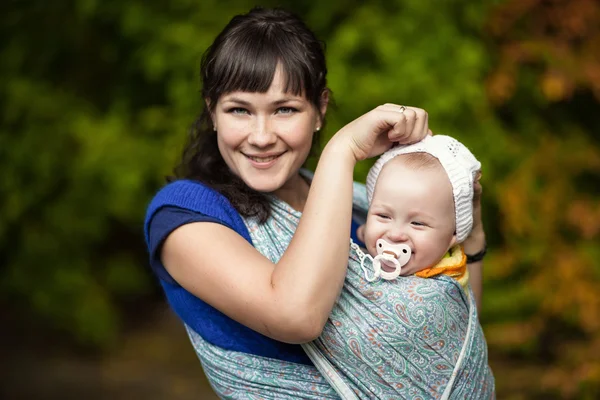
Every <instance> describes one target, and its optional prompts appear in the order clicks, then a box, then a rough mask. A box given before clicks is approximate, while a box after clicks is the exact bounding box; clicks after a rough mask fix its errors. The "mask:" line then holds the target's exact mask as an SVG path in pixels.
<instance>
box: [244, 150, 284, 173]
mask: <svg viewBox="0 0 600 400" xmlns="http://www.w3.org/2000/svg"><path fill="white" fill-rule="evenodd" d="M283 154H284V153H280V154H265V155H250V154H244V156H246V158H247V159H248V161H250V164H252V165H253V166H254V167H256V168H260V169H264V168H269V167H271V166H272V165H273V164H275V163H276V162H277V160H278V159H279V157H281V156H282V155H283Z"/></svg>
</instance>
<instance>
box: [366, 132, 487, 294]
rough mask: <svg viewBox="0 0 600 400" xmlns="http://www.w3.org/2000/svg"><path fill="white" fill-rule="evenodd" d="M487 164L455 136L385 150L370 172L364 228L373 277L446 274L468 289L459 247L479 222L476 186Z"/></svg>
mask: <svg viewBox="0 0 600 400" xmlns="http://www.w3.org/2000/svg"><path fill="white" fill-rule="evenodd" d="M480 168H481V164H480V163H479V161H477V159H476V158H475V157H474V156H473V154H472V153H471V152H470V151H469V150H468V149H467V148H466V147H465V146H464V145H463V144H461V143H460V142H458V141H457V140H456V139H453V138H451V137H449V136H444V135H435V136H428V137H426V138H425V139H424V140H422V141H421V142H418V143H415V144H412V145H406V146H396V147H393V148H391V149H390V150H388V151H387V152H385V153H384V154H383V155H381V157H380V158H379V159H378V160H377V162H376V163H375V164H374V165H373V167H372V168H371V170H370V171H369V174H368V176H367V183H366V186H367V197H368V200H369V211H368V214H367V220H366V224H365V226H364V230H363V232H362V233H361V236H362V239H363V241H364V243H365V245H366V249H367V252H368V253H369V254H370V255H371V256H372V257H374V259H373V269H374V272H373V273H372V275H373V276H372V278H368V277H367V279H369V280H374V279H376V278H378V277H380V278H382V279H387V280H391V279H395V278H397V277H398V276H399V275H411V274H416V275H417V276H421V277H431V276H435V275H439V274H446V275H449V276H452V277H454V278H456V279H457V280H458V281H459V283H460V284H461V285H462V286H463V287H466V285H467V283H468V273H467V269H466V256H465V254H464V252H463V250H462V247H461V246H460V243H461V242H463V241H464V240H465V239H466V238H467V236H468V235H469V233H470V232H471V229H472V227H473V184H474V180H475V177H476V175H477V174H478V173H479V170H480Z"/></svg>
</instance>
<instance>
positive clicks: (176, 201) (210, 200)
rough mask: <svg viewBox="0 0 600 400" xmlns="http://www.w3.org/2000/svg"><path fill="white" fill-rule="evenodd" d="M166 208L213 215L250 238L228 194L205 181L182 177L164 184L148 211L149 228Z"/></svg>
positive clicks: (208, 215) (147, 222)
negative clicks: (227, 196)
mask: <svg viewBox="0 0 600 400" xmlns="http://www.w3.org/2000/svg"><path fill="white" fill-rule="evenodd" d="M165 207H176V208H180V209H184V210H188V211H192V212H194V213H199V214H202V215H204V216H207V217H210V218H213V219H215V220H218V221H220V222H222V223H223V224H224V225H226V226H229V227H230V228H232V229H233V230H235V231H237V232H239V233H242V235H243V236H244V237H246V235H244V234H243V233H245V232H246V227H245V224H244V222H243V220H242V217H241V216H240V214H239V213H238V212H237V210H236V209H235V208H234V207H233V206H232V205H231V203H230V202H229V200H227V198H226V197H225V196H223V195H222V194H221V193H219V192H217V191H216V190H215V189H213V188H211V187H210V186H208V185H207V184H205V183H202V182H199V181H195V180H190V179H180V180H176V181H173V182H169V183H168V184H166V185H165V186H164V187H162V188H161V189H160V190H159V191H158V192H157V193H156V195H155V196H154V197H153V198H152V200H151V201H150V204H149V205H148V208H147V210H146V218H145V227H146V229H147V228H148V226H149V225H150V222H151V221H152V218H153V217H154V216H155V215H156V213H157V212H158V211H159V210H161V209H163V208H165ZM246 239H248V238H246Z"/></svg>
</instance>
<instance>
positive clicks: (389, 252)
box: [373, 239, 412, 281]
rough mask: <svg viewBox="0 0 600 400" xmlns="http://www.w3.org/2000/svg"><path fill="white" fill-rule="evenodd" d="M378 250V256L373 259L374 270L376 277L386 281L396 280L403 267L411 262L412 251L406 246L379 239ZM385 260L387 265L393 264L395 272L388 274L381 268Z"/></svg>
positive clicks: (376, 245)
mask: <svg viewBox="0 0 600 400" xmlns="http://www.w3.org/2000/svg"><path fill="white" fill-rule="evenodd" d="M375 247H376V248H377V256H375V257H374V258H373V268H374V269H375V276H380V277H381V278H382V279H385V280H388V281H389V280H392V279H396V278H397V277H398V276H400V271H401V270H402V267H403V266H405V265H406V264H407V263H408V261H409V260H410V256H411V255H412V251H411V249H410V247H409V246H408V245H406V244H391V243H388V242H386V241H385V240H383V239H378V240H377V242H376V243H375ZM382 260H385V262H386V264H388V265H389V264H390V263H391V264H393V265H394V267H395V268H394V271H392V272H387V271H384V270H383V269H382V268H381V261H382Z"/></svg>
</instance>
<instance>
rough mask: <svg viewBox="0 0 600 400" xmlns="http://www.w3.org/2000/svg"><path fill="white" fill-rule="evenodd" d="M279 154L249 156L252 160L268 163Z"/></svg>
mask: <svg viewBox="0 0 600 400" xmlns="http://www.w3.org/2000/svg"><path fill="white" fill-rule="evenodd" d="M277 157H279V156H270V157H254V156H248V158H249V159H251V160H252V161H256V162H258V163H266V162H269V161H273V160H274V159H276V158H277Z"/></svg>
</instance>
